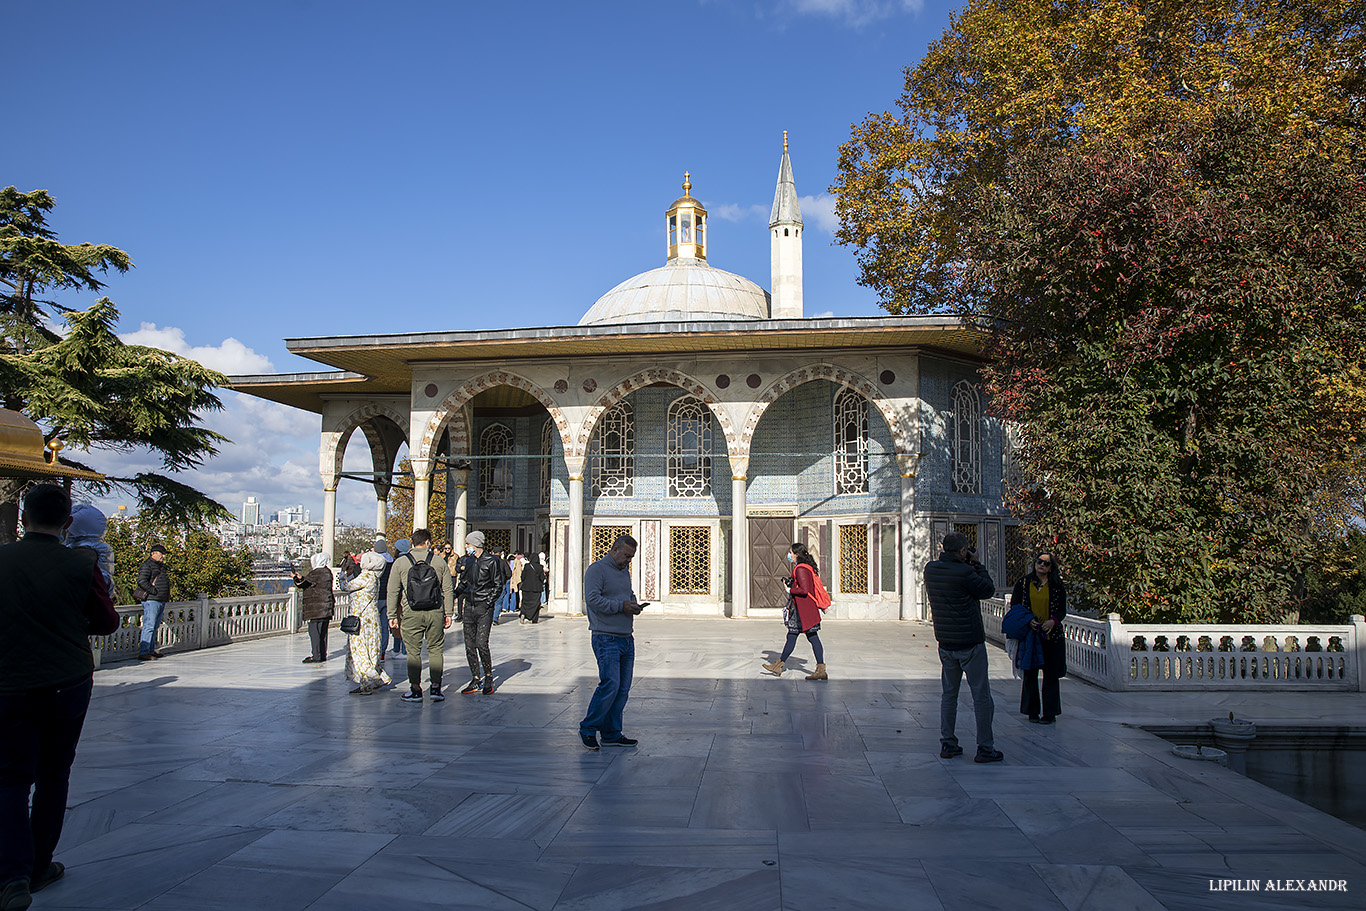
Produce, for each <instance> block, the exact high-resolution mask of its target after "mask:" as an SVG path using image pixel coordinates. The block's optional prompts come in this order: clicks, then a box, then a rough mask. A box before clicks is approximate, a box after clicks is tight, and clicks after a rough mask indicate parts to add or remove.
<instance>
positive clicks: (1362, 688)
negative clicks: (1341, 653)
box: [1348, 614, 1366, 693]
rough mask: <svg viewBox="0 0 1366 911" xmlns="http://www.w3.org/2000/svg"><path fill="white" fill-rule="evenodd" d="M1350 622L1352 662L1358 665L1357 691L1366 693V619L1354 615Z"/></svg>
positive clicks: (1359, 615)
mask: <svg viewBox="0 0 1366 911" xmlns="http://www.w3.org/2000/svg"><path fill="white" fill-rule="evenodd" d="M1348 622H1349V623H1351V624H1352V643H1351V649H1352V653H1353V658H1352V659H1351V660H1353V662H1354V663H1355V665H1356V675H1357V679H1356V681H1355V682H1356V691H1357V692H1358V693H1360V692H1366V617H1363V616H1362V615H1361V614H1352V616H1351V618H1350V620H1348Z"/></svg>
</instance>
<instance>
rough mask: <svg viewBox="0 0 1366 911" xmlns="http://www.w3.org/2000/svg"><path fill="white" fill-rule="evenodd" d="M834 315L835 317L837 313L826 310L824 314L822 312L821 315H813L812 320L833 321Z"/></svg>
mask: <svg viewBox="0 0 1366 911" xmlns="http://www.w3.org/2000/svg"><path fill="white" fill-rule="evenodd" d="M834 315H835V311H834V310H825V311H823V312H821V313H813V314H811V318H812V319H831V318H832V317H834Z"/></svg>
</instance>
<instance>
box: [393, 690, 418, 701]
mask: <svg viewBox="0 0 1366 911" xmlns="http://www.w3.org/2000/svg"><path fill="white" fill-rule="evenodd" d="M398 698H400V699H402V700H403V701H404V702H421V701H422V690H409V691H408V692H406V693H404V694H403V695H402V696H399V697H398Z"/></svg>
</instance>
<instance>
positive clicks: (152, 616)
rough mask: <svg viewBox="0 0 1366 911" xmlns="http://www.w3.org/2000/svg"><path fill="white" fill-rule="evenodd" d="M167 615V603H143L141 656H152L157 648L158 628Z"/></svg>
mask: <svg viewBox="0 0 1366 911" xmlns="http://www.w3.org/2000/svg"><path fill="white" fill-rule="evenodd" d="M165 613H166V602H165V601H144V602H142V642H141V644H140V645H139V646H138V654H139V655H150V654H151V653H152V652H154V651H156V650H157V648H156V646H157V627H158V626H160V625H161V617H162V615H163V614H165Z"/></svg>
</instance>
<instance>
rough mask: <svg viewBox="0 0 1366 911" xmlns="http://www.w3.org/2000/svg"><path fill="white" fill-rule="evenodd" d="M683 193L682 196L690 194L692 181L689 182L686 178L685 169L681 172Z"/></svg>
mask: <svg viewBox="0 0 1366 911" xmlns="http://www.w3.org/2000/svg"><path fill="white" fill-rule="evenodd" d="M683 195H684V196H691V195H692V182H691V181H690V180H688V172H687V171H684V172H683Z"/></svg>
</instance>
